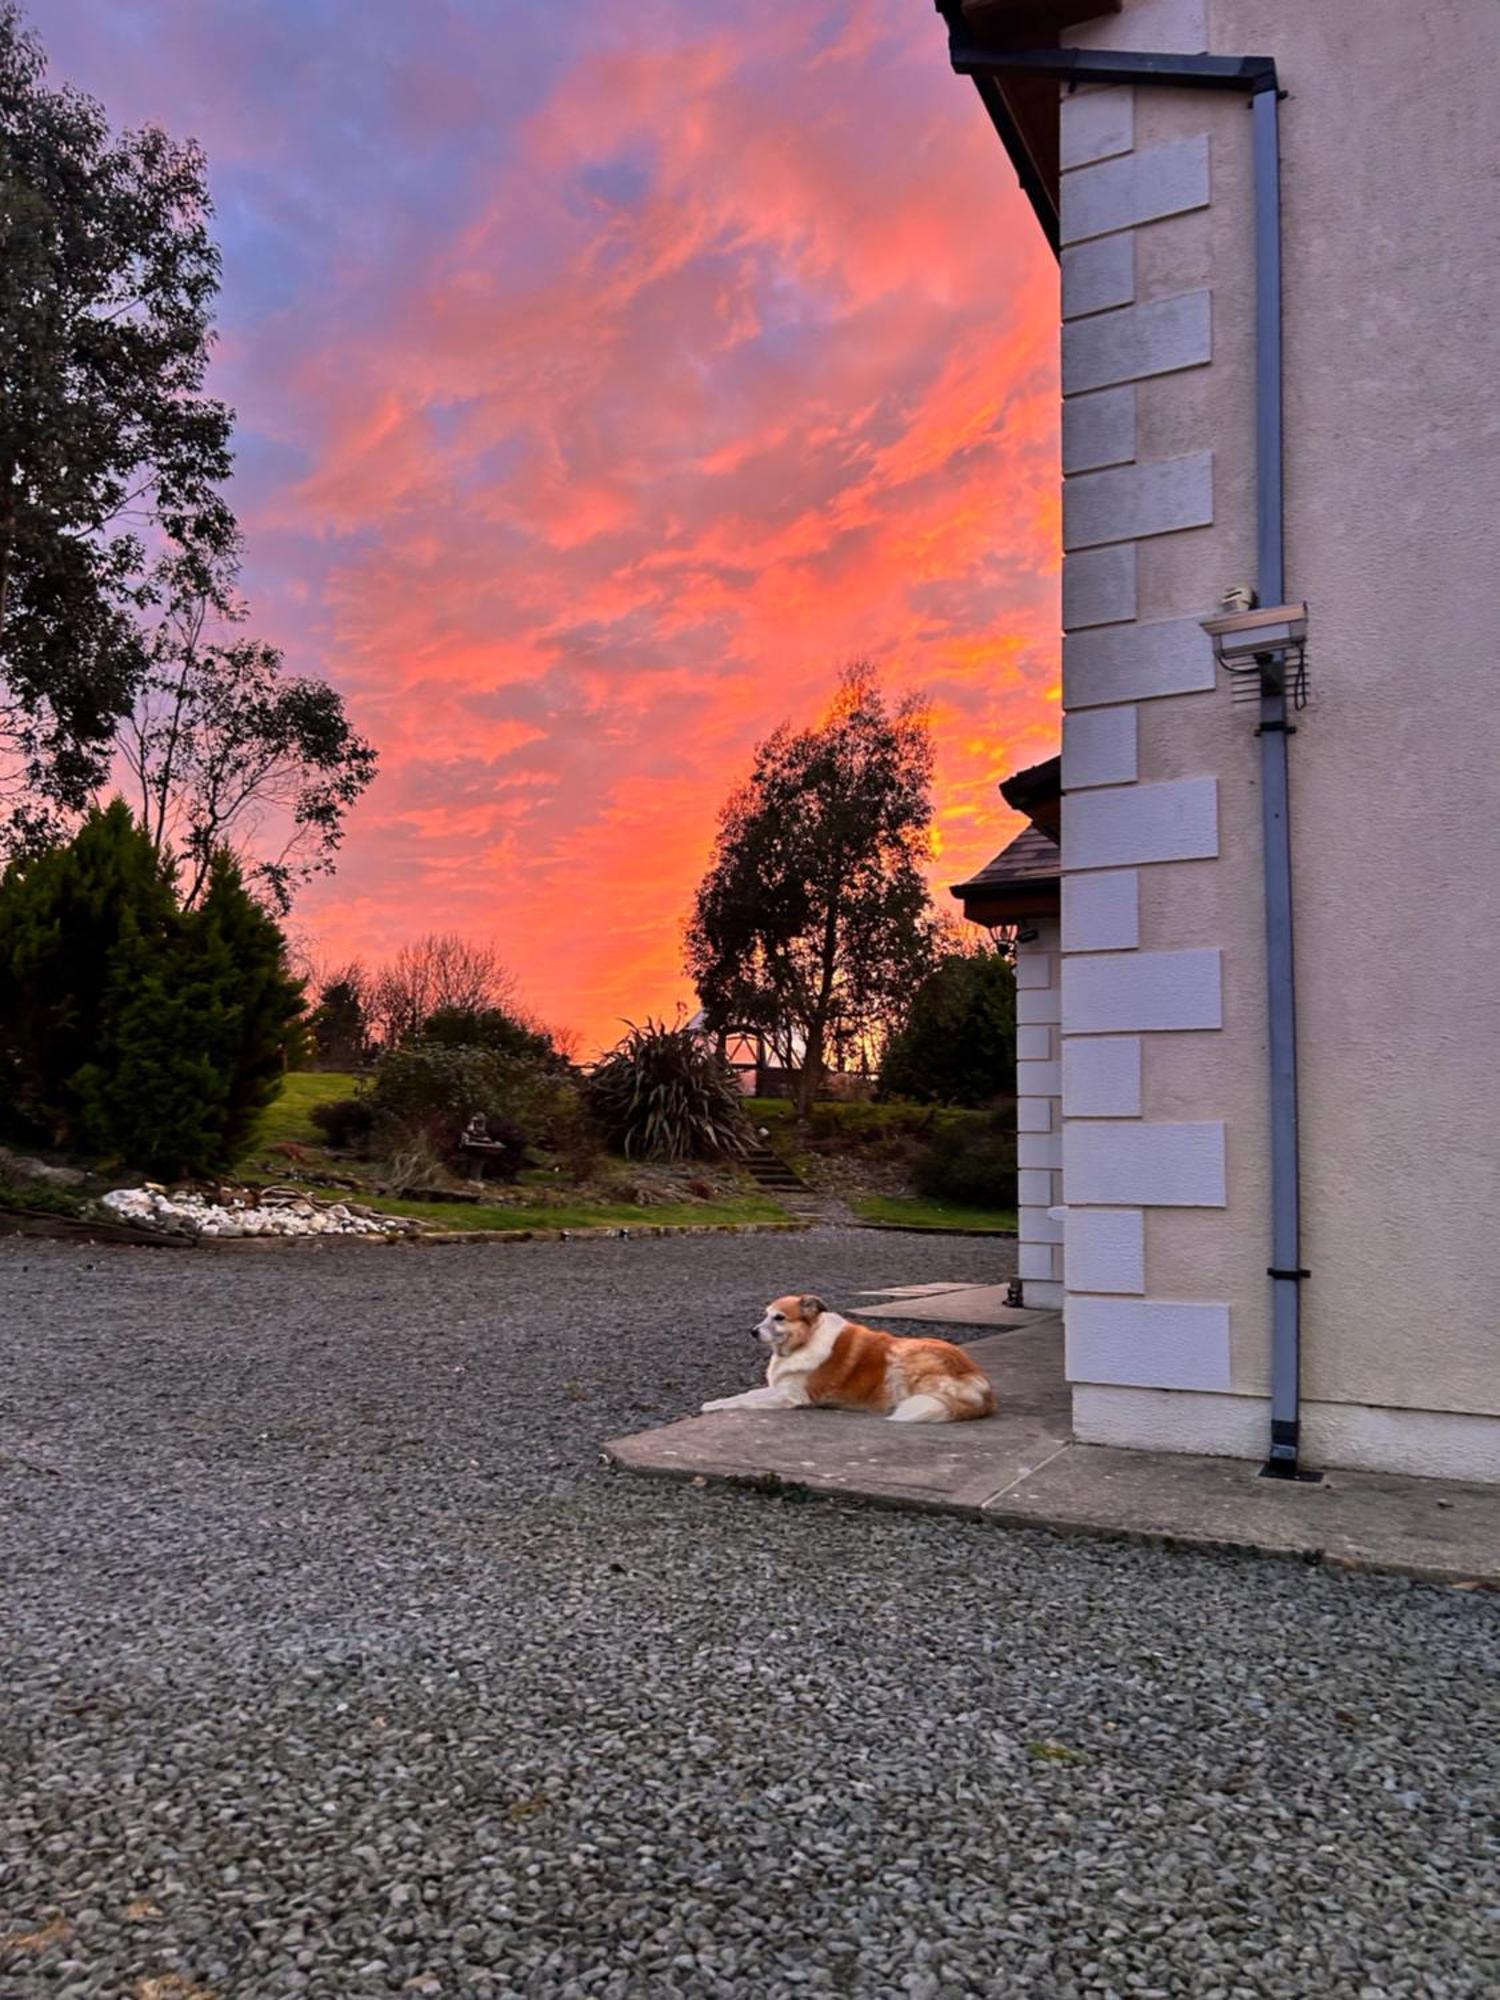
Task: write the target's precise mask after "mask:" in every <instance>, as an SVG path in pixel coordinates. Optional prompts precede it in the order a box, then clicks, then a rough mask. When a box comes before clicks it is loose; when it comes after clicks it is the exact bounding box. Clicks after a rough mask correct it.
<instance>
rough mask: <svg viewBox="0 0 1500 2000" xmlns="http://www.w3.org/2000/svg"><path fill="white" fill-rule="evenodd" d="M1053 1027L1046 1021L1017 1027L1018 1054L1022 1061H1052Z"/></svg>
mask: <svg viewBox="0 0 1500 2000" xmlns="http://www.w3.org/2000/svg"><path fill="white" fill-rule="evenodd" d="M1053 1053H1054V1051H1053V1047H1052V1029H1051V1027H1050V1026H1049V1025H1048V1024H1047V1023H1046V1022H1039V1023H1037V1024H1036V1025H1035V1026H1031V1025H1028V1026H1027V1027H1024V1028H1021V1027H1018V1028H1017V1029H1016V1055H1017V1056H1018V1057H1019V1058H1020V1060H1021V1061H1022V1062H1051V1060H1052V1057H1053Z"/></svg>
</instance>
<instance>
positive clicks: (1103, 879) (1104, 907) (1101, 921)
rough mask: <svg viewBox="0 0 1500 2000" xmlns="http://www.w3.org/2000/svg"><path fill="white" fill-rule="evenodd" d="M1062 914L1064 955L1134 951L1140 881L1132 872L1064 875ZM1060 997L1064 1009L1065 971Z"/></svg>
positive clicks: (1138, 928)
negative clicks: (1071, 953)
mask: <svg viewBox="0 0 1500 2000" xmlns="http://www.w3.org/2000/svg"><path fill="white" fill-rule="evenodd" d="M1062 913H1063V914H1062V927H1063V949H1064V951H1134V950H1135V948H1136V946H1137V945H1138V944H1139V943H1140V941H1141V878H1140V876H1139V875H1137V874H1136V872H1135V870H1134V869H1133V868H1109V869H1105V870H1103V871H1102V872H1101V873H1100V874H1098V875H1065V876H1064V877H1063V884H1062ZM1063 994H1064V999H1063V1004H1064V1006H1066V1005H1067V998H1066V996H1067V972H1066V970H1065V971H1064V973H1063Z"/></svg>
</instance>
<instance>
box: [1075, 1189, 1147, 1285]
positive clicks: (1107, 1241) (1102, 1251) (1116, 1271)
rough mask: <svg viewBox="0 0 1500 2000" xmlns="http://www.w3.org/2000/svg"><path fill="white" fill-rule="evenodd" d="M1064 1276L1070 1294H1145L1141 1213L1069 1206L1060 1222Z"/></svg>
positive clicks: (1135, 1210)
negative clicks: (1061, 1224) (1061, 1227)
mask: <svg viewBox="0 0 1500 2000" xmlns="http://www.w3.org/2000/svg"><path fill="white" fill-rule="evenodd" d="M1063 1276H1064V1278H1065V1279H1066V1281H1067V1286H1068V1290H1069V1291H1070V1292H1144V1291H1145V1289H1146V1217H1145V1213H1144V1211H1143V1210H1141V1209H1139V1208H1075V1207H1072V1206H1070V1207H1069V1209H1068V1213H1067V1215H1066V1216H1065V1217H1064V1219H1063Z"/></svg>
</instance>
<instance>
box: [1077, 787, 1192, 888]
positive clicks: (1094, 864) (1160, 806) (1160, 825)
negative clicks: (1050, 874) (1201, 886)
mask: <svg viewBox="0 0 1500 2000" xmlns="http://www.w3.org/2000/svg"><path fill="white" fill-rule="evenodd" d="M1218 798H1219V783H1218V780H1217V778H1169V779H1167V780H1166V781H1165V782H1164V783H1162V784H1157V785H1123V786H1120V787H1119V788H1117V789H1111V790H1104V791H1097V792H1079V793H1077V794H1076V796H1070V797H1069V799H1068V802H1067V807H1066V809H1065V811H1064V813H1063V825H1062V836H1063V837H1062V859H1063V867H1064V869H1070V868H1129V867H1132V866H1134V865H1135V864H1136V863H1137V862H1141V861H1203V860H1211V859H1212V858H1213V857H1214V856H1215V855H1216V854H1217V853H1218V851H1219V806H1218Z"/></svg>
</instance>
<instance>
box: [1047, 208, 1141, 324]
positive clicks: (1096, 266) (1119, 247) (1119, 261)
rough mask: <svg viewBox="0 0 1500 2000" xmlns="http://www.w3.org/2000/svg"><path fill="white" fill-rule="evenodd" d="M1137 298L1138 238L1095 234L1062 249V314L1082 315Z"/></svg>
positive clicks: (1127, 235)
mask: <svg viewBox="0 0 1500 2000" xmlns="http://www.w3.org/2000/svg"><path fill="white" fill-rule="evenodd" d="M1134 299H1135V238H1134V237H1133V236H1132V235H1131V234H1130V232H1129V231H1128V230H1126V231H1124V232H1123V233H1122V234H1121V235H1119V236H1100V237H1096V238H1095V240H1094V241H1093V242H1092V243H1080V244H1078V245H1077V246H1076V247H1075V248H1074V249H1072V250H1064V252H1063V253H1062V316H1063V318H1064V319H1065V320H1069V319H1082V318H1084V317H1085V315H1087V314H1088V313H1096V312H1109V311H1111V310H1112V309H1113V308H1114V307H1115V306H1128V305H1130V304H1131V303H1132V302H1133V301H1134Z"/></svg>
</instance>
